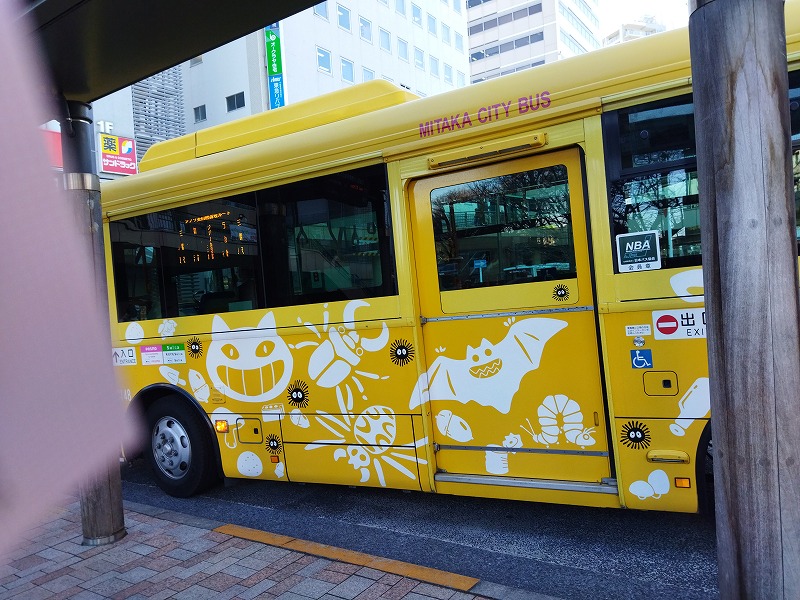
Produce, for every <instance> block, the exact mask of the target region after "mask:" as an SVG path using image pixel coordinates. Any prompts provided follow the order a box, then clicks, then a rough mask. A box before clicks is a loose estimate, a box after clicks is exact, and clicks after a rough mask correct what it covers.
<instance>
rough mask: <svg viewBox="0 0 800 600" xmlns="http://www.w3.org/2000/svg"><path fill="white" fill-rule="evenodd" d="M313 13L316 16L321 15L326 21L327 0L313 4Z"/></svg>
mask: <svg viewBox="0 0 800 600" xmlns="http://www.w3.org/2000/svg"><path fill="white" fill-rule="evenodd" d="M314 14H315V15H317V16H318V17H322V18H323V19H325V20H326V21H327V20H328V3H327V2H320V3H319V4H317V5H316V6H314Z"/></svg>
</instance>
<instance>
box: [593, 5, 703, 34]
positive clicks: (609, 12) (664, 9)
mask: <svg viewBox="0 0 800 600" xmlns="http://www.w3.org/2000/svg"><path fill="white" fill-rule="evenodd" d="M598 12H599V14H600V34H601V35H606V34H607V33H610V32H611V31H612V30H613V29H616V28H617V27H618V26H619V25H620V24H621V23H622V22H626V21H633V20H636V18H637V17H641V16H643V15H652V16H654V17H656V19H657V20H658V21H661V22H662V23H663V24H664V25H666V27H667V29H674V28H676V27H683V26H685V25H687V24H688V23H689V6H688V2H687V0H600V1H599V4H598Z"/></svg>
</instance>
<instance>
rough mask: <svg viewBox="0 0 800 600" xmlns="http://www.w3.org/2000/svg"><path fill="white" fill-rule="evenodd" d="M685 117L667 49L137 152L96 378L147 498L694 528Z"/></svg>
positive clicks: (791, 35) (347, 94)
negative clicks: (424, 504)
mask: <svg viewBox="0 0 800 600" xmlns="http://www.w3.org/2000/svg"><path fill="white" fill-rule="evenodd" d="M786 11H787V17H786V22H787V24H789V27H790V30H789V31H788V35H787V41H788V57H789V70H790V88H791V90H790V96H791V97H790V103H791V111H792V112H791V115H792V117H791V119H792V132H793V141H794V143H795V146H794V152H793V160H794V165H795V177H796V178H797V174H798V163H799V157H800V109H798V104H799V103H800V3H796V2H790V3H787V5H786ZM691 91H692V90H691V76H690V65H689V48H688V39H687V31H686V30H676V31H672V32H668V33H664V34H660V35H656V36H652V37H649V38H647V39H643V40H639V41H635V42H630V43H626V44H623V45H620V46H617V47H611V48H607V49H603V50H600V51H597V52H593V53H591V54H587V55H583V56H579V57H576V58H571V59H568V60H564V61H560V62H557V63H553V64H547V65H543V66H539V67H536V68H535V69H531V70H528V71H524V72H520V73H516V74H512V75H508V76H504V77H500V78H497V79H493V80H490V81H486V82H483V83H480V84H477V85H472V86H469V87H466V88H462V89H457V90H453V91H452V92H450V93H444V94H441V95H437V96H433V97H426V98H417V97H416V96H414V95H413V94H411V93H408V92H407V91H405V90H402V89H399V88H396V87H394V86H393V85H391V84H389V83H388V82H384V81H381V82H379V81H373V82H368V83H365V84H362V85H357V86H354V87H350V88H348V89H345V90H342V91H338V92H334V93H331V94H329V95H326V96H322V97H320V98H316V99H313V100H309V101H305V102H299V103H297V104H295V105H290V106H286V107H283V108H280V109H277V110H274V111H269V112H265V113H262V114H258V115H255V116H251V117H247V118H245V119H242V120H239V121H236V122H232V123H229V124H225V125H220V126H217V127H212V128H209V129H205V130H202V131H198V132H197V133H193V134H190V135H186V136H183V137H180V138H177V139H174V140H169V141H166V142H162V143H159V144H156V145H154V146H153V147H152V148H150V150H149V151H148V152H147V154H146V155H145V157H144V158H143V160H142V162H141V173H140V174H138V175H134V176H131V177H127V178H124V179H120V180H116V181H113V182H109V183H106V184H104V187H103V189H102V198H103V211H104V217H105V224H104V227H105V243H106V256H107V263H108V265H107V266H108V289H109V304H110V306H111V307H112V310H111V313H112V314H111V328H112V332H113V336H112V337H113V346H114V348H113V355H112V359H113V361H114V364H115V365H116V371H117V373H118V375H119V379H120V381H121V389H122V395H123V398H124V400H125V401H127V402H128V403H129V404H130V406H131V408H132V409H134V410H137V411H139V412H141V414H142V415H143V416H144V418H145V419H146V421H147V424H148V427H147V432H148V434H147V440H145V441H144V442H143V443H144V450H143V454H144V455H145V457H146V459H147V460H148V461H149V462H150V464H151V466H152V468H153V471H154V474H155V477H156V478H157V480H158V483H159V485H160V486H161V487H162V488H163V489H164V490H165V491H166V492H167V493H169V494H172V495H175V496H189V495H191V494H193V493H196V492H198V491H199V490H201V489H203V488H205V487H207V486H209V485H211V484H213V483H214V482H216V481H219V480H220V479H221V478H222V477H226V478H249V479H263V480H268V481H286V482H317V483H327V484H344V485H361V486H374V487H385V488H400V489H407V490H419V491H423V492H439V493H446V494H459V495H469V496H482V497H492V498H508V499H519V500H530V501H537V502H552V503H564V504H576V505H586V506H596V507H617V508H620V507H627V508H635V509H644V510H662V511H681V512H696V511H698V510H703V509H704V507H705V506H707V503H708V501H709V496H710V491H711V490H710V489H709V474H710V472H711V464H712V457H713V452H712V445H711V439H710V427H709V418H710V414H709V412H710V401H709V385H708V369H707V361H706V339H705V337H706V330H705V312H704V305H703V296H702V294H703V290H702V272H701V242H700V223H699V208H700V206H701V200H700V199H699V198H698V186H697V167H696V153H695V135H694V120H693V109H692V97H691ZM795 181H797V179H796V180H795ZM797 189H798V188H797V184H796V185H795V190H797ZM796 193H797V192H796Z"/></svg>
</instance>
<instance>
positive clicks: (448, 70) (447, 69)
mask: <svg viewBox="0 0 800 600" xmlns="http://www.w3.org/2000/svg"><path fill="white" fill-rule="evenodd" d="M444 82H445V83H449V84H450V85H453V67H451V66H450V65H448V64H447V63H445V64H444Z"/></svg>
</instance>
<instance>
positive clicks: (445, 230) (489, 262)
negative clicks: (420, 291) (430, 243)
mask: <svg viewBox="0 0 800 600" xmlns="http://www.w3.org/2000/svg"><path fill="white" fill-rule="evenodd" d="M569 201H570V193H569V184H568V181H567V168H566V166H564V165H553V166H550V167H546V168H542V169H533V170H530V171H523V172H520V173H512V174H509V175H501V176H498V177H491V178H489V179H482V180H479V181H470V182H466V183H459V184H456V185H451V186H447V187H443V188H437V189H434V190H432V191H431V212H432V217H433V231H434V240H435V246H436V263H437V270H438V273H439V289H440V291H448V290H457V289H464V288H476V287H489V286H495V285H510V284H516V283H528V282H532V281H550V280H556V279H568V278H572V277H575V273H576V271H575V248H574V245H573V240H574V236H573V234H572V218H571V213H570V204H569Z"/></svg>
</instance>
